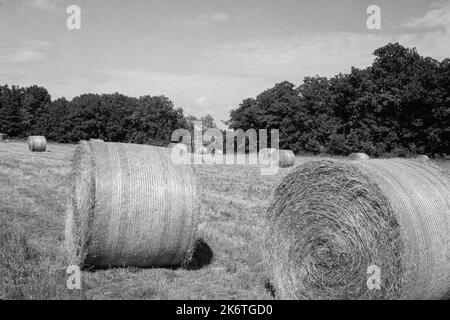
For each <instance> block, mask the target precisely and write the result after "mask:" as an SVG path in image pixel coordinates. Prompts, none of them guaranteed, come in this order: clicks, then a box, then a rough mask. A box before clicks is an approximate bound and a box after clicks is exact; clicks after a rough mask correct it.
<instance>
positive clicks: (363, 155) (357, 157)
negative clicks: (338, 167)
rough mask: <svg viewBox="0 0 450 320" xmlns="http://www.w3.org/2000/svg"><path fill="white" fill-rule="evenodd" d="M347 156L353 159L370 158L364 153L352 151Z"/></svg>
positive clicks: (363, 159)
mask: <svg viewBox="0 0 450 320" xmlns="http://www.w3.org/2000/svg"><path fill="white" fill-rule="evenodd" d="M348 158H349V159H350V160H354V161H366V160H370V157H369V156H368V155H367V154H365V153H352V154H351V155H349V156H348Z"/></svg>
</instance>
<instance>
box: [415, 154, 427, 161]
mask: <svg viewBox="0 0 450 320" xmlns="http://www.w3.org/2000/svg"><path fill="white" fill-rule="evenodd" d="M416 160H417V161H420V162H429V161H430V158H429V157H428V156H426V155H423V154H421V155H418V156H417V157H416Z"/></svg>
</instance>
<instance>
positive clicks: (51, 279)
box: [0, 142, 289, 299]
mask: <svg viewBox="0 0 450 320" xmlns="http://www.w3.org/2000/svg"><path fill="white" fill-rule="evenodd" d="M74 150H75V145H68V144H67V145H66V144H52V143H50V144H49V145H48V148H47V152H45V153H31V152H29V151H28V147H27V145H26V143H24V142H6V143H0V224H1V226H2V236H1V239H0V245H1V247H0V256H1V259H0V298H19V299H20V298H25V299H41V298H43V299H52V298H58V299H66V298H67V299H79V298H83V299H271V298H272V296H271V294H270V292H269V291H268V290H267V288H266V287H265V286H266V279H265V277H264V272H263V266H262V257H261V250H260V243H261V238H262V237H263V235H264V224H263V215H264V212H265V209H266V206H267V205H268V203H269V199H270V195H271V190H272V188H273V187H274V186H275V184H276V182H277V181H278V180H279V179H280V178H281V177H282V176H283V175H284V174H286V173H287V172H288V171H289V170H288V169H281V170H280V173H279V174H278V175H276V176H270V177H267V176H265V177H264V176H261V175H260V174H259V172H260V171H259V169H258V168H257V167H256V166H248V165H247V166H246V165H239V166H235V165H233V166H225V165H221V166H219V165H214V166H213V165H211V166H209V165H196V166H195V170H196V172H197V175H198V177H199V181H200V184H201V190H202V191H201V199H202V209H201V211H200V212H199V214H200V216H201V218H200V220H201V224H200V226H199V232H198V236H199V240H201V241H199V246H198V250H196V253H195V259H194V261H193V262H192V264H191V265H189V266H188V268H187V269H177V270H173V269H162V268H160V269H137V268H115V269H108V270H94V271H83V273H82V281H83V290H82V292H76V291H68V290H66V288H65V287H66V280H67V275H66V274H65V270H66V269H67V267H68V265H67V263H66V261H65V259H64V255H63V254H62V250H63V242H64V239H63V230H64V217H65V203H66V202H67V199H68V197H69V192H70V176H69V175H70V172H71V158H72V155H73V152H74Z"/></svg>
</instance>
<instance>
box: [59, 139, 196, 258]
mask: <svg viewBox="0 0 450 320" xmlns="http://www.w3.org/2000/svg"><path fill="white" fill-rule="evenodd" d="M170 157H171V156H170V150H169V149H167V148H159V147H152V146H147V145H133V144H120V143H101V142H81V143H80V145H79V146H78V148H77V150H76V152H75V156H74V160H73V164H74V187H73V190H72V192H73V193H72V198H71V200H70V203H69V205H68V208H67V216H66V230H65V234H66V245H67V249H68V253H69V256H70V260H71V261H72V263H74V264H78V265H81V266H96V267H108V266H141V267H147V266H179V265H181V264H182V263H183V262H184V261H186V260H187V259H189V257H190V254H191V249H192V246H193V243H194V240H195V239H194V237H195V234H196V230H197V224H198V219H197V216H198V213H199V212H198V211H199V199H198V195H197V183H196V177H195V175H194V172H193V170H192V168H190V167H189V166H186V165H176V164H174V163H173V162H172V161H171V158H170Z"/></svg>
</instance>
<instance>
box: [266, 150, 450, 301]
mask: <svg viewBox="0 0 450 320" xmlns="http://www.w3.org/2000/svg"><path fill="white" fill-rule="evenodd" d="M267 218H268V225H269V231H268V235H267V237H266V239H265V245H264V247H265V263H266V265H267V267H268V269H269V273H270V274H271V277H272V281H273V285H274V287H275V289H276V292H277V297H278V298H281V299H364V300H365V299H441V298H443V297H444V296H445V294H446V293H447V292H449V291H450V259H449V257H450V181H449V180H448V179H447V178H446V177H445V176H444V175H442V173H441V171H440V169H438V168H436V167H434V166H430V165H423V164H421V163H418V162H417V161H411V160H399V159H396V160H371V161H363V162H348V161H347V162H345V161H331V160H322V161H309V162H307V163H304V164H302V165H300V166H298V167H297V168H296V169H294V170H293V171H292V172H291V173H290V174H289V175H287V176H286V177H285V178H284V179H283V181H282V182H281V184H280V185H279V186H278V187H277V188H276V190H275V192H274V198H273V200H272V203H271V205H270V207H269V209H268V214H267ZM376 268H379V271H380V272H381V273H380V278H379V280H380V283H379V284H380V288H379V290H378V289H376V287H375V289H374V288H373V287H372V290H371V289H370V288H369V285H368V283H369V282H370V283H372V284H373V282H372V280H374V279H375V281H376V278H369V277H370V276H373V275H374V274H368V272H369V273H372V272H373V271H374V270H375V272H376V270H377V269H376ZM375 283H376V282H375Z"/></svg>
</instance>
